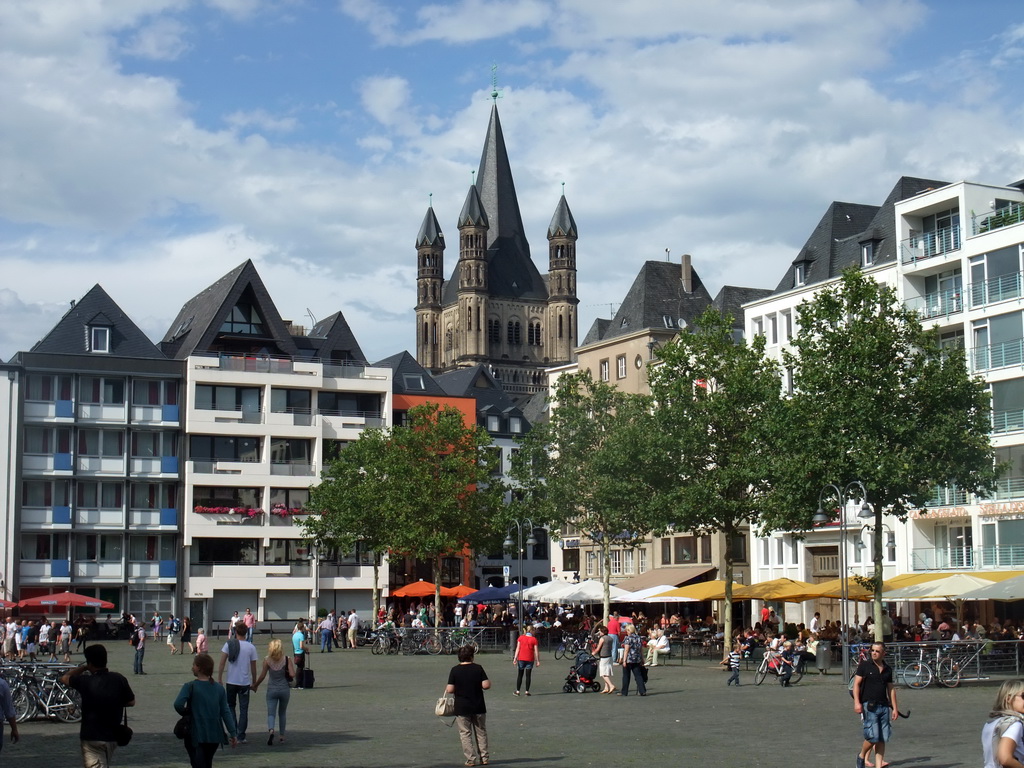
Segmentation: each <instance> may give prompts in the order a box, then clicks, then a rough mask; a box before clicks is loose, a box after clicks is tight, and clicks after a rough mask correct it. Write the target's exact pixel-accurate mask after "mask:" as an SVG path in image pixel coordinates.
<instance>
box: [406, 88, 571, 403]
mask: <svg viewBox="0 0 1024 768" xmlns="http://www.w3.org/2000/svg"><path fill="white" fill-rule="evenodd" d="M458 228H459V260H458V263H457V264H456V265H455V269H454V270H453V271H452V274H451V276H450V277H449V278H448V279H447V280H445V279H444V268H443V261H442V256H443V252H444V238H443V237H442V235H441V228H440V226H439V225H438V223H437V219H436V218H435V217H434V212H433V209H430V210H428V211H427V216H426V218H425V219H424V220H423V225H422V226H421V227H420V233H419V235H418V236H417V238H416V253H417V260H418V262H417V264H418V273H417V290H418V294H419V295H418V301H417V304H416V360H417V362H419V364H420V365H422V366H423V367H424V368H426V369H428V370H430V371H432V372H433V373H447V372H449V371H454V370H457V369H459V368H471V367H473V366H476V365H480V364H485V365H487V367H488V371H489V373H490V374H491V375H492V376H493V377H494V378H495V379H497V380H499V381H500V382H501V384H502V387H503V388H504V389H505V391H506V392H507V393H508V394H509V395H511V396H512V397H513V398H514V399H516V400H517V401H519V400H525V399H526V398H529V397H531V396H533V395H536V394H540V393H543V392H545V391H546V382H547V377H546V375H545V372H544V371H545V369H547V368H550V367H552V366H558V365H564V364H566V363H569V362H571V361H572V360H573V352H574V349H575V347H576V342H577V338H578V335H577V319H576V310H577V305H578V303H579V300H578V299H577V298H576V237H577V231H576V222H575V221H574V220H573V217H572V212H571V211H570V210H569V205H568V203H567V202H566V200H565V196H564V195H563V196H562V199H561V200H560V201H559V202H558V205H557V206H556V208H555V215H554V217H553V218H552V219H551V225H550V226H549V227H548V242H549V246H548V249H549V267H550V274H547V275H542V274H541V272H540V270H538V269H537V265H536V264H534V262H533V259H532V258H531V256H530V243H529V241H528V239H527V237H526V230H525V227H524V226H523V217H522V214H521V212H520V210H519V200H518V197H517V195H516V187H515V182H514V181H513V179H512V166H511V164H510V162H509V157H508V151H507V149H506V147H505V137H504V135H503V133H502V130H501V121H500V120H499V119H498V107H497V103H495V104H494V105H493V106H492V107H491V119H490V122H489V123H488V125H487V134H486V136H485V137H484V146H483V151H482V152H481V154H480V165H479V167H478V169H477V173H476V179H475V181H474V183H473V185H472V186H471V187H470V188H469V193H468V194H467V195H466V200H465V203H464V204H463V206H462V211H461V213H460V214H459V218H458ZM538 234H539V233H538Z"/></svg>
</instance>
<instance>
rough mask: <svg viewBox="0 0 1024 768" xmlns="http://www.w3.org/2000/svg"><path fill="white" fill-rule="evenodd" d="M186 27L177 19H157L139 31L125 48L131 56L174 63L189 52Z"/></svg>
mask: <svg viewBox="0 0 1024 768" xmlns="http://www.w3.org/2000/svg"><path fill="white" fill-rule="evenodd" d="M186 31H187V30H186V27H185V25H184V24H182V23H181V22H180V21H177V20H176V19H168V18H163V19H156V20H155V21H153V22H152V23H150V24H146V25H145V26H143V27H142V28H141V29H139V30H138V31H137V32H136V33H135V35H133V36H132V38H131V39H130V40H129V41H128V43H127V45H125V47H124V52H125V53H126V54H128V55H129V56H138V57H140V58H144V59H154V60H157V61H172V60H174V59H177V58H178V57H179V56H181V55H182V54H183V53H184V52H185V51H187V50H188V48H189V44H188V41H186V40H185V33H186Z"/></svg>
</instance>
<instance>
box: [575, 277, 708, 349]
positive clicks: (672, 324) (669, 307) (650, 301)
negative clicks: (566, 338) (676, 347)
mask: <svg viewBox="0 0 1024 768" xmlns="http://www.w3.org/2000/svg"><path fill="white" fill-rule="evenodd" d="M691 275H692V290H691V291H690V292H689V293H686V292H685V291H684V290H683V283H682V279H681V277H682V266H681V265H679V264H673V263H672V262H668V261H646V262H644V265H643V266H642V267H640V272H639V273H638V274H637V276H636V279H635V280H633V285H631V286H630V288H629V291H627V293H626V298H624V299H623V300H622V304H621V305H620V306H619V311H618V312H616V313H615V316H614V317H613V318H612V319H611V322H610V323H609V324H608V326H607V328H606V329H605V331H604V333H603V334H602V335H601V340H602V341H603V340H607V339H614V338H615V337H617V336H625V335H627V334H630V333H636V332H637V331H639V330H643V329H647V328H651V329H661V330H670V331H678V330H682V328H684V327H686V325H689V324H690V323H691V322H692V321H693V320H694V318H696V317H698V316H699V315H700V314H701V313H702V312H703V311H704V310H705V309H707V308H708V307H709V306H710V305H711V294H709V293H708V290H707V288H705V287H704V284H703V283H702V282H701V280H700V277H698V275H697V271H696V270H695V269H692V268H691ZM680 321H682V323H680ZM587 337H588V339H589V337H590V334H588V335H587Z"/></svg>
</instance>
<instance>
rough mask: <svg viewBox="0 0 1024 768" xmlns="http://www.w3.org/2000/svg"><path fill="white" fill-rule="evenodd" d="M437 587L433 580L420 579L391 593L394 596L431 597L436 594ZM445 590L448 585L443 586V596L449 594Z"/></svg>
mask: <svg viewBox="0 0 1024 768" xmlns="http://www.w3.org/2000/svg"><path fill="white" fill-rule="evenodd" d="M435 589H436V587H435V586H434V584H433V582H430V581H423V580H422V579H420V580H419V581H414V582H413V583H412V584H406V585H405V586H404V587H399V588H398V589H396V590H395V591H394V592H392V593H391V595H392V596H393V597H429V596H432V595H433V594H434V591H435ZM445 591H446V587H441V596H442V597H448V596H449V595H446V594H445Z"/></svg>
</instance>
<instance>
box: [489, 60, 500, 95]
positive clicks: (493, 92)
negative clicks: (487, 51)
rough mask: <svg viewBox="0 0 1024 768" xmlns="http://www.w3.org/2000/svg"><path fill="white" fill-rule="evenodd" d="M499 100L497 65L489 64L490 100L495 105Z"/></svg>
mask: <svg viewBox="0 0 1024 768" xmlns="http://www.w3.org/2000/svg"><path fill="white" fill-rule="evenodd" d="M500 98H501V89H500V88H499V87H498V64H497V62H495V63H494V64H491V100H492V101H493V102H494V103H495V104H497V103H498V99H500Z"/></svg>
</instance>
